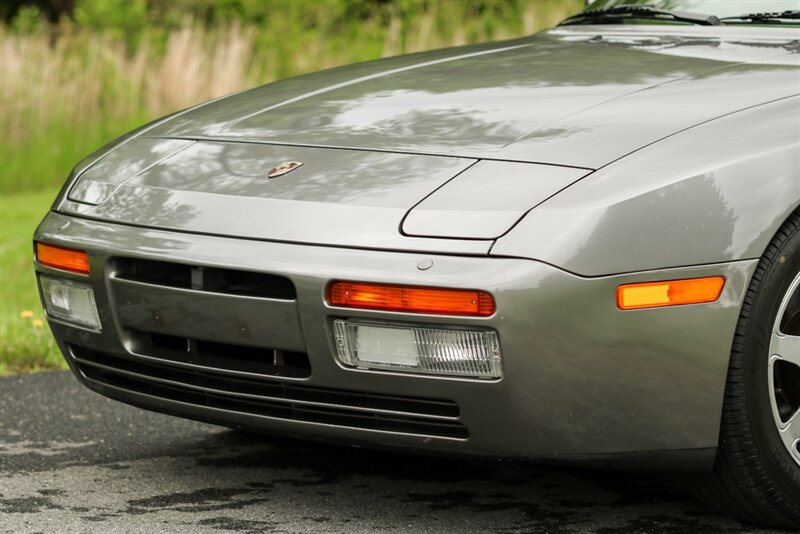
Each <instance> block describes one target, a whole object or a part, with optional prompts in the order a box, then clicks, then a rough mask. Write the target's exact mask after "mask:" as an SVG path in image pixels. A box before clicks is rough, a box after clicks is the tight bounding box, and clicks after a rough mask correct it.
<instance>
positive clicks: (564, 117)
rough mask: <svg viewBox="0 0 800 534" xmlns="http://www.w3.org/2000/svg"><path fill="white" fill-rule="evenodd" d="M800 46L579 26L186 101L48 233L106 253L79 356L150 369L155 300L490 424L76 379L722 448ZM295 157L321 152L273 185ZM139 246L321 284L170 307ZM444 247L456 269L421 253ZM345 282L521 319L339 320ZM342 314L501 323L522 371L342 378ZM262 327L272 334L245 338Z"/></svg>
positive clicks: (420, 443)
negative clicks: (688, 293) (690, 298)
mask: <svg viewBox="0 0 800 534" xmlns="http://www.w3.org/2000/svg"><path fill="white" fill-rule="evenodd" d="M798 38H800V30H798V29H797V28H791V29H782V28H768V29H764V28H742V27H737V28H732V27H729V28H695V27H667V26H658V27H655V26H650V25H641V26H626V27H619V26H608V27H604V26H595V27H589V26H584V27H575V28H558V29H555V30H551V31H549V32H545V33H543V34H540V35H537V36H534V37H530V38H525V39H519V40H516V41H510V42H506V43H496V44H487V45H477V46H471V47H463V48H458V49H450V50H442V51H435V52H429V53H424V54H415V55H411V56H402V57H398V58H391V59H388V60H381V61H377V62H370V63H364V64H360V65H354V66H350V67H343V68H339V69H333V70H330V71H326V72H323V73H317V74H312V75H308V76H303V77H299V78H295V79H292V80H286V81H282V82H278V83H275V84H271V85H268V86H265V87H263V88H257V89H253V90H250V91H245V92H242V93H239V94H236V95H233V96H230V97H227V98H223V99H220V100H217V101H215V102H211V103H208V104H206V105H203V106H199V107H197V108H194V109H191V110H187V111H185V112H181V113H178V114H176V115H174V116H172V117H171V118H167V119H165V120H162V121H159V122H157V123H154V124H152V125H149V126H147V127H144V128H142V129H140V130H139V131H137V132H134V133H132V134H131V135H130V136H128V137H127V138H125V139H123V140H122V141H121V142H120V143H117V144H116V145H114V146H112V147H110V148H107V149H105V150H103V151H99V152H98V153H97V154H95V155H93V156H90V158H88V159H87V160H85V161H84V162H82V163H81V164H80V165H79V166H78V167H77V168H76V170H75V171H74V172H73V174H72V175H71V177H70V179H69V181H68V184H67V185H66V186H65V188H64V190H63V191H62V193H61V195H60V196H59V198H58V199H57V200H56V203H55V204H54V211H53V212H51V213H50V214H48V215H47V217H46V218H45V220H44V221H43V222H42V224H41V226H40V227H39V229H38V230H37V232H36V236H35V238H36V239H37V240H42V241H46V242H50V243H54V244H60V245H64V246H68V247H74V248H79V249H84V250H88V251H89V252H90V253H91V257H92V268H93V271H92V275H91V276H90V277H89V281H90V282H91V284H92V285H93V287H94V288H95V292H96V296H97V299H98V304H99V307H100V316H101V319H102V321H103V325H104V330H103V332H102V333H100V334H95V333H90V332H86V331H82V330H78V329H75V328H71V327H67V326H65V325H62V324H60V323H58V322H57V321H54V320H51V321H50V323H51V327H52V329H53V332H54V334H55V335H56V338H57V340H58V341H59V343H60V346H61V347H62V349H63V350H66V345H65V344H66V343H67V342H74V343H79V344H82V345H84V346H87V347H93V348H96V349H97V350H101V351H107V352H110V353H114V354H120V355H125V356H127V357H128V358H133V359H135V358H137V355H135V354H131V353H130V350H131V347H132V345H131V343H130V342H129V340H128V339H126V337H125V336H126V334H125V329H124V328H123V327H122V324H123V323H125V324H126V325H129V326H130V325H144V326H147V327H148V328H152V327H153V324H152V321H151V317H152V314H149V315H148V313H149V312H152V310H153V309H156V308H157V309H158V310H159V311H161V315H162V316H166V317H167V318H168V321H169V322H168V325H167V326H166V327H165V328H167V330H168V331H170V332H175V331H177V332H180V333H181V334H185V335H187V336H189V335H192V334H195V333H197V332H202V333H203V334H204V335H206V336H213V338H214V339H216V340H220V341H223V342H224V341H228V342H231V343H243V344H248V343H249V344H254V345H261V344H267V343H269V344H274V343H276V342H277V341H279V342H280V343H282V344H285V345H286V347H284V348H287V349H289V348H294V349H296V350H304V351H305V352H307V353H308V355H309V358H310V359H311V362H312V369H313V373H312V376H311V377H310V378H308V379H306V382H308V383H310V384H316V385H322V386H326V387H333V388H345V389H347V388H350V389H357V390H360V391H374V392H380V393H387V394H405V395H409V394H410V395H419V396H423V397H424V396H430V397H434V398H448V399H452V400H454V401H456V402H457V403H458V404H459V406H460V407H461V410H462V415H461V419H462V421H463V422H464V424H466V425H467V426H468V427H469V429H470V437H469V438H468V439H466V440H458V439H447V438H432V437H428V436H417V435H408V434H396V433H390V432H372V431H367V430H356V429H347V428H336V427H332V426H326V425H317V424H312V423H298V422H291V421H282V420H274V419H269V418H262V417H258V416H252V415H243V414H239V413H233V412H222V411H219V410H213V409H210V408H202V407H197V406H189V405H181V404H180V403H177V402H174V401H164V400H159V399H154V398H147V397H146V396H144V395H140V394H135V393H132V392H124V391H118V390H112V389H109V388H108V387H106V386H102V385H100V384H97V383H90V382H88V380H87V379H86V378H85V377H80V378H81V380H83V381H84V382H85V383H87V385H89V386H90V387H93V388H94V389H96V390H98V391H101V392H103V393H105V394H107V395H110V396H113V397H115V398H119V399H121V400H124V401H126V402H131V403H134V404H137V405H142V406H145V407H148V408H151V409H157V410H162V411H167V412H169V413H176V414H180V415H184V416H188V417H194V418H199V419H204V420H213V421H215V422H225V423H227V424H232V425H240V426H244V427H249V428H259V429H266V430H270V431H272V432H280V433H286V434H291V435H301V436H305V437H311V438H318V439H327V440H343V441H347V442H351V443H364V444H375V445H384V446H396V447H416V448H420V449H426V450H429V451H439V452H460V453H472V454H491V455H503V456H521V457H536V458H585V457H586V456H587V455H589V456H591V455H609V454H611V455H613V454H618V453H621V454H626V455H627V454H639V453H642V452H643V451H655V452H656V453H658V452H665V451H674V450H679V449H680V450H695V451H699V456H698V458H702V460H701V464H702V465H703V466H707V465H708V462H710V461H711V460H712V459H713V456H712V455H710V454H709V451H713V448H714V447H715V446H716V443H717V438H718V430H719V417H720V411H721V406H722V398H723V391H724V384H725V376H726V370H727V365H728V357H729V353H730V348H731V342H732V338H733V330H734V327H735V324H736V320H737V317H738V314H739V309H740V306H741V303H742V298H743V295H744V292H745V289H746V287H747V285H748V283H749V279H750V276H751V275H752V273H753V271H754V269H755V265H756V263H757V259H758V258H759V257H760V255H761V254H762V252H763V250H764V247H765V246H766V244H767V242H768V241H769V240H770V238H771V237H772V235H773V234H774V232H775V230H776V229H777V227H778V226H779V225H780V224H781V223H782V222H783V221H784V220H785V219H786V217H787V216H788V215H789V214H790V213H791V212H792V210H794V209H797V208H798V206H800V152H799V149H798V147H799V146H800V143H799V140H800V119H799V118H798V117H800V113H799V112H800V99H798V98H797V96H796V95H798V94H800V69H798V66H799V64H798V58H799V57H800V54H799V53H798V50H799V49H798V45H797V42H798ZM165 154H166V155H165ZM287 160H297V161H302V162H303V163H304V166H303V167H302V168H300V169H298V170H297V171H295V172H292V173H291V174H290V175H287V176H285V177H280V178H277V179H275V180H267V178H266V172H267V170H268V169H269V168H270V167H272V166H274V165H276V164H278V163H280V162H281V161H287ZM93 164H94V165H95V166H92V165H93ZM123 168H124V169H125V172H124V173H123V172H118V171H121V170H123ZM484 180H485V183H484ZM526 180H529V181H526ZM76 181H77V184H78V185H77V186H75V187H74V188H72V190H71V191H70V187H71V186H72V185H73V184H74V183H75V182H76ZM499 184H503V185H504V187H507V188H509V189H510V191H509V195H508V196H507V197H504V196H503V195H500V194H499V192H500V190H499V187H498V186H499ZM493 185H494V186H495V188H493V187H492V186H493ZM473 186H474V187H477V188H478V189H479V190H480V191H482V192H483V193H481V195H480V197H481V198H480V199H478V198H477V196H470V195H469V191H470V190H471V189H472V188H473ZM68 192H69V198H67V193H68ZM481 200H485V203H482V202H481ZM415 206H416V208H415ZM459 206H463V208H464V209H458V208H459ZM453 208H456V209H453ZM443 213H445V214H447V215H442V214H443ZM410 234H413V235H410ZM118 255H124V256H129V257H141V258H150V259H164V260H169V261H174V262H184V263H189V264H192V265H200V266H203V265H206V266H219V267H231V268H238V269H246V270H254V271H262V272H271V273H278V274H282V275H285V276H287V277H289V278H290V279H292V281H293V282H294V283H295V285H296V287H297V290H298V295H297V300H296V302H294V303H291V304H288V305H287V304H286V303H280V304H276V303H264V302H256V301H254V300H253V299H247V298H242V297H233V296H203V297H200V296H198V295H196V294H193V292H192V291H186V290H174V291H172V290H170V291H167V292H164V293H163V299H154V298H147V297H148V295H152V291H153V290H152V289H149V288H144V287H133V286H132V285H131V284H128V283H123V282H122V281H120V280H116V279H115V278H114V272H113V265H114V264H113V262H107V261H106V260H108V259H109V258H111V257H114V256H118ZM425 259H430V260H432V261H433V267H432V268H431V269H428V270H426V271H420V270H418V269H417V268H416V265H417V263H418V262H419V261H420V260H425ZM37 271H38V272H40V273H54V271H53V270H52V269H48V268H46V267H43V266H41V265H39V266H37ZM620 273H627V274H620ZM720 274H721V275H723V276H725V277H726V279H727V283H726V286H725V289H724V292H723V295H722V297H721V299H720V300H719V301H717V302H714V303H710V304H703V305H695V306H682V307H675V308H662V309H652V310H640V311H635V312H622V311H620V310H618V309H617V308H616V306H615V301H614V294H615V289H616V287H617V286H618V285H619V284H622V283H630V282H640V281H652V280H661V279H666V278H685V277H694V276H707V275H720ZM61 275H62V276H65V277H67V278H71V279H80V277H79V276H77V275H71V274H64V273H61ZM332 279H353V280H364V281H374V282H390V283H401V284H402V283H405V284H413V285H430V286H443V287H476V285H479V286H480V287H479V288H480V289H484V290H487V291H490V292H491V293H492V294H493V295H494V296H495V299H496V300H497V305H498V312H497V313H496V314H495V315H494V316H492V317H489V318H483V319H480V318H452V317H436V316H414V315H409V314H399V313H381V312H374V311H355V310H349V311H345V310H337V309H334V308H330V307H328V306H326V305H325V304H324V302H323V291H324V287H325V285H326V284H327V283H328V282H329V281H330V280H332ZM120 298H122V299H124V302H125V303H126V306H122V307H120V306H119V304H120V302H117V301H114V300H113V299H117V300H119V299H120ZM220 309H225V310H226V316H225V318H220V317H219V310H220ZM118 310H122V311H118ZM186 310H191V311H190V312H188V313H187V312H186ZM164 314H166V315H164ZM269 317H275V318H276V319H275V320H276V321H277V323H276V324H272V325H271V324H270V323H269ZM337 317H359V318H372V319H383V320H400V321H405V322H412V323H417V324H457V325H475V324H479V325H482V326H488V327H491V328H495V329H496V330H497V331H498V332H499V334H500V340H501V346H502V350H503V355H504V369H505V372H506V374H505V376H504V378H503V379H501V380H499V381H494V382H487V381H479V380H469V379H454V378H443V377H429V376H418V375H417V376H407V375H403V374H395V373H387V372H374V371H362V370H353V369H347V368H344V367H342V366H340V365H338V364H337V363H336V360H335V358H334V357H333V346H332V340H331V335H330V325H331V321H332V320H333V319H334V318H337ZM242 324H245V325H246V326H247V328H246V329H245V331H247V332H257V333H258V334H257V335H254V337H251V338H242V335H241V333H240V330H238V329H236V328H235V326H241V325H242ZM709 332H713V333H714V335H713V336H709V335H708V334H709ZM67 359H68V361H70V359H71V357H70V356H69V355H67ZM648 457H649V456H648Z"/></svg>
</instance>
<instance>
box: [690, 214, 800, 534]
mask: <svg viewBox="0 0 800 534" xmlns="http://www.w3.org/2000/svg"><path fill="white" fill-rule="evenodd" d="M798 272H800V210H795V212H794V213H793V214H792V215H791V216H790V217H789V219H788V220H787V221H786V223H784V225H783V226H782V227H781V229H780V230H779V231H778V233H777V234H776V236H775V237H774V238H773V240H772V242H771V243H770V244H769V246H768V247H767V250H766V252H765V253H764V256H763V257H762V258H761V261H760V262H759V264H758V267H757V268H756V271H755V273H754V274H753V279H752V281H751V283H750V287H749V288H748V290H747V294H746V296H745V299H744V305H743V307H742V311H741V315H740V316H739V322H738V325H737V328H736V334H735V337H734V341H733V348H732V351H731V359H730V366H729V369H728V380H727V385H726V389H725V401H724V406H723V412H722V427H721V430H720V442H719V449H718V451H717V457H716V461H715V464H714V469H713V471H712V472H711V473H710V474H709V475H708V476H706V477H703V478H699V479H696V480H694V481H693V486H694V489H695V491H696V493H697V494H698V496H699V497H700V498H701V499H702V500H704V501H705V502H706V503H708V504H709V505H710V506H712V507H714V508H716V509H718V510H719V511H721V512H723V513H726V514H729V515H731V516H734V517H737V518H738V519H740V520H742V521H745V522H748V523H754V524H759V525H767V526H772V527H778V528H787V529H800V466H798V464H797V463H796V462H795V460H793V459H792V457H791V456H790V454H789V451H788V450H787V448H786V446H784V444H783V442H782V441H781V439H780V437H779V434H778V428H777V425H776V423H775V419H774V417H773V412H772V408H771V404H770V395H772V393H771V391H770V387H769V384H768V374H767V373H768V353H769V346H770V336H771V332H772V327H773V325H774V324H775V320H776V316H777V314H778V308H779V306H780V303H781V301H782V300H783V299H784V297H785V295H786V293H787V291H788V289H789V286H790V284H791V283H792V281H793V280H794V279H795V278H796V277H797V274H798ZM792 334H793V335H794V332H792ZM798 388H800V384H798Z"/></svg>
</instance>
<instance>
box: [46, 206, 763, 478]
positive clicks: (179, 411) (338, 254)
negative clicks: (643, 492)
mask: <svg viewBox="0 0 800 534" xmlns="http://www.w3.org/2000/svg"><path fill="white" fill-rule="evenodd" d="M35 238H36V239H37V240H41V241H45V242H48V243H53V244H56V245H61V246H66V247H72V248H79V249H83V250H87V251H88V252H89V253H90V256H91V264H92V265H91V266H92V274H91V275H90V277H89V279H88V281H89V283H91V284H92V286H93V287H94V291H95V296H96V300H97V303H98V307H99V312H100V317H101V320H102V321H103V332H101V333H99V334H98V333H92V332H87V331H83V330H79V329H76V328H72V327H69V326H66V325H63V324H60V323H58V322H56V321H53V320H51V321H50V325H51V328H52V330H53V333H54V335H55V337H56V339H57V341H58V343H59V346H60V347H61V349H62V351H65V354H66V353H67V352H68V351H67V344H68V343H73V344H79V345H81V346H85V347H89V348H91V349H94V350H97V351H101V352H105V353H109V354H114V355H119V356H125V357H133V355H132V354H131V352H130V346H129V345H128V344H126V341H125V336H124V334H123V333H122V331H121V330H122V328H121V325H120V324H119V313H118V309H117V307H118V306H120V305H123V304H121V303H114V302H112V299H110V296H111V292H110V280H109V274H110V273H109V272H108V269H109V265H112V262H108V261H107V260H108V259H109V258H112V257H120V256H124V257H128V258H147V259H155V260H162V261H171V262H181V263H188V264H192V265H199V266H207V267H209V266H215V267H223V268H235V269H245V270H252V271H261V272H267V273H275V274H280V275H283V276H286V277H288V278H290V279H291V280H292V282H293V283H294V284H295V286H296V288H297V300H296V307H297V319H298V321H299V329H300V331H301V332H302V343H303V344H304V345H305V346H304V347H303V349H304V350H305V352H306V353H307V354H308V356H309V359H310V361H311V367H312V374H311V376H310V377H308V378H306V379H303V380H302V383H304V384H308V385H310V386H315V387H324V388H336V389H343V390H356V391H366V392H372V393H376V394H384V395H397V396H405V397H420V398H434V399H448V400H451V401H454V402H455V403H457V404H458V407H459V408H460V415H459V417H458V421H459V422H460V423H462V424H463V425H465V426H466V427H467V428H468V430H469V436H468V437H467V438H463V439H461V438H443V437H431V436H425V435H417V434H408V433H402V432H383V431H375V430H366V429H356V428H349V427H344V426H335V425H329V424H319V423H309V422H298V421H290V420H281V419H277V418H272V417H264V416H258V415H252V414H243V413H237V412H235V411H228V410H219V409H216V408H209V407H205V406H197V405H192V404H185V403H181V402H176V401H174V400H166V399H162V398H157V397H153V396H148V395H146V394H142V393H140V392H131V391H126V390H123V389H116V388H111V387H109V386H107V385H103V384H100V383H97V382H90V381H89V380H88V379H87V377H86V376H83V375H82V374H81V373H77V374H78V378H79V379H80V380H81V381H82V382H83V383H85V384H86V385H88V386H89V387H91V388H92V389H94V390H95V391H98V392H100V393H102V394H104V395H107V396H110V397H113V398H116V399H119V400H122V401H124V402H128V403H130V404H135V405H137V406H141V407H143V408H147V409H152V410H156V411H161V412H166V413H171V414H174V415H179V416H183V417H189V418H193V419H199V420H204V421H209V422H213V423H217V424H224V425H227V426H233V427H241V428H245V429H249V430H258V431H264V432H269V433H276V434H280V435H285V436H295V437H302V438H304V439H318V440H325V441H335V442H340V443H349V444H359V445H373V446H381V447H389V448H403V449H414V450H425V451H430V452H434V453H446V454H449V453H457V454H470V455H473V454H474V455H490V456H500V457H513V458H531V459H550V460H555V461H559V460H563V461H576V462H580V463H583V462H586V461H590V462H592V463H599V464H601V465H606V464H607V465H612V466H617V467H618V466H620V465H623V466H624V465H625V464H626V462H628V461H629V460H631V461H634V465H635V459H636V458H639V459H642V458H644V459H645V460H644V462H645V463H647V465H648V466H649V467H657V464H658V463H659V460H658V459H661V460H663V461H664V462H672V461H674V460H675V459H676V458H678V459H679V460H677V461H679V462H690V463H691V466H692V468H693V469H702V468H707V467H709V466H710V462H711V461H713V451H714V449H715V447H716V445H717V439H718V433H719V424H720V414H721V408H722V400H723V394H724V387H725V379H726V374H727V366H728V357H729V353H730V348H731V343H732V339H733V333H734V328H735V325H736V321H737V318H738V314H739V309H740V306H741V303H742V299H743V296H744V293H745V290H746V288H747V285H748V283H749V280H750V276H751V275H752V272H753V271H754V269H755V266H756V263H757V260H749V261H740V262H732V263H725V264H715V265H705V266H695V267H683V268H676V269H668V270H662V271H648V272H640V273H632V274H624V275H615V276H607V277H597V278H582V277H578V276H575V275H572V274H570V273H566V272H564V271H561V270H559V269H557V268H554V267H552V266H549V265H546V264H542V263H539V262H535V261H531V260H524V259H509V258H494V257H492V258H490V257H463V256H446V255H433V254H416V253H398V252H390V251H372V250H359V249H341V248H333V247H312V246H305V245H296V244H284V243H273V242H263V241H252V240H241V239H232V238H224V237H215V236H206V235H194V234H187V233H175V232H165V231H159V230H151V229H142V228H136V227H129V226H123V225H116V224H109V223H105V222H98V221H92V220H86V219H78V218H73V217H67V216H64V215H61V214H57V213H50V214H48V216H47V217H46V218H45V220H44V221H43V222H42V224H41V225H40V227H39V229H38V230H37V232H36V236H35ZM423 259H430V260H432V261H433V267H432V268H430V269H428V270H425V271H421V270H419V269H417V264H418V263H419V262H420V261H421V260H423ZM36 269H37V271H38V272H40V273H48V274H51V275H58V276H64V277H66V278H71V279H81V278H82V277H80V276H78V275H71V274H68V273H62V272H58V271H54V270H52V269H48V268H46V267H43V266H40V265H37V267H36ZM711 275H722V276H724V277H725V278H726V280H727V283H726V286H725V289H724V291H723V294H722V296H721V298H720V299H719V300H718V301H717V302H715V303H711V304H704V305H693V306H682V307H675V308H661V309H650V310H638V311H628V312H621V311H619V310H618V309H617V308H616V305H615V291H616V287H617V286H618V285H619V284H622V283H634V282H644V281H653V280H660V279H665V278H671V279H674V278H688V277H702V276H711ZM84 279H85V278H84ZM332 279H349V280H359V281H370V282H390V283H399V284H409V285H430V286H445V287H464V288H477V289H483V290H486V291H489V292H490V293H492V294H493V295H494V297H495V300H496V302H497V309H498V312H497V313H496V314H495V315H493V316H492V317H489V318H451V317H441V316H414V315H410V314H403V313H386V312H375V311H353V310H341V309H335V308H331V307H329V306H327V305H326V304H325V303H324V301H323V294H324V288H325V286H326V284H327V283H328V282H329V281H330V280H332ZM219 313H220V315H221V317H222V316H224V310H220V312H219ZM340 317H345V318H362V319H375V320H385V321H387V320H388V321H401V322H406V323H418V324H435V325H443V324H444V325H448V324H451V325H452V324H455V325H473V326H474V325H480V326H481V327H488V328H493V329H495V330H496V331H497V332H498V334H499V336H500V342H501V347H502V352H503V366H504V377H503V378H502V379H501V380H497V381H482V380H471V379H458V378H451V377H433V376H420V375H405V374H400V373H391V372H380V371H365V370H354V369H348V368H344V367H343V366H341V365H339V364H338V363H337V361H336V360H335V358H334V356H333V354H334V347H333V342H332V338H331V335H330V321H331V320H332V319H333V318H340ZM268 321H269V317H254V318H253V322H252V324H251V325H250V326H251V327H252V328H255V329H258V328H259V324H260V322H262V323H261V324H263V326H264V328H267V326H268ZM223 322H224V321H223ZM223 322H221V324H222V323H223ZM188 326H190V325H188ZM216 334H219V335H223V334H224V333H216ZM67 361H68V362H69V363H70V365H71V367H73V370H75V369H76V367H75V365H74V364H75V362H74V361H73V360H72V358H71V357H70V356H69V355H67ZM684 465H687V466H688V465H689V464H688V463H685V464H684Z"/></svg>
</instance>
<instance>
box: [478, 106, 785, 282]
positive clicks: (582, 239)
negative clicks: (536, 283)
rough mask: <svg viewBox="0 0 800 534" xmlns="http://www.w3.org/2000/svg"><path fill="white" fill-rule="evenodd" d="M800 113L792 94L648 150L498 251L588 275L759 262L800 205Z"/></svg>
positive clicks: (560, 198)
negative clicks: (756, 260)
mask: <svg viewBox="0 0 800 534" xmlns="http://www.w3.org/2000/svg"><path fill="white" fill-rule="evenodd" d="M720 97H721V98H724V95H720ZM798 116H800V97H798V96H793V97H790V98H785V99H781V100H777V101H774V102H770V103H767V104H763V105H760V106H757V107H753V108H749V109H747V110H743V111H740V112H737V113H734V114H731V115H727V116H724V117H722V118H719V119H716V120H713V121H709V122H706V123H703V124H700V125H698V126H695V127H693V128H689V129H687V130H684V131H682V132H679V133H677V134H674V135H672V136H670V137H667V138H664V139H662V140H660V141H658V142H655V143H653V144H651V145H648V146H645V147H643V148H642V149H640V150H638V151H636V152H634V153H632V154H631V155H629V156H627V157H625V158H622V159H619V160H617V161H616V162H613V163H611V164H609V165H607V166H605V167H603V168H601V169H599V170H597V171H596V172H594V173H592V174H590V175H589V176H587V177H585V178H584V179H582V180H580V181H579V182H577V183H576V184H574V185H572V186H571V187H569V188H567V189H566V190H564V191H563V192H561V193H559V194H558V195H556V196H555V197H553V198H551V199H550V200H548V201H546V202H545V203H543V204H541V205H540V206H538V207H536V208H535V209H534V210H532V211H531V212H530V213H528V215H527V216H526V217H525V218H523V219H522V220H521V221H520V222H519V223H518V224H517V225H516V226H515V227H514V228H512V229H511V230H510V231H509V232H508V233H506V234H505V235H504V236H502V237H501V238H499V239H498V240H497V242H496V243H495V245H494V247H493V248H492V250H491V255H494V256H507V257H523V258H531V259H536V260H539V261H543V262H547V263H550V264H552V265H556V266H558V267H560V268H562V269H565V270H567V271H570V272H572V273H575V274H580V275H584V276H602V275H609V274H616V273H625V272H634V271H644V270H651V269H663V268H668V267H680V266H686V265H700V264H709V263H717V262H729V261H737V260H746V259H754V258H759V257H760V256H761V255H762V253H763V251H764V250H765V249H766V247H767V244H768V243H769V241H770V239H772V236H773V235H774V234H775V232H776V231H777V230H778V228H779V227H780V225H781V224H782V223H783V221H785V220H786V218H787V217H788V216H789V214H791V213H792V211H793V210H795V209H797V208H798V206H800V121H798Z"/></svg>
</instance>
